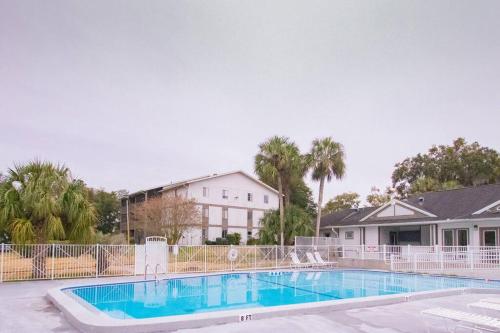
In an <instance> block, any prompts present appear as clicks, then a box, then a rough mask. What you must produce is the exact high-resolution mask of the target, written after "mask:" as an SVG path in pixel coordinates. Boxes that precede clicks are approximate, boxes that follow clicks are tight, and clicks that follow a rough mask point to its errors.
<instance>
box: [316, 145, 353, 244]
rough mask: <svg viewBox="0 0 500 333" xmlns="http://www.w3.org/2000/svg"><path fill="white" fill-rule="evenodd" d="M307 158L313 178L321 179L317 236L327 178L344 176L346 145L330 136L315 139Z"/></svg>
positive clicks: (328, 179) (317, 234)
mask: <svg viewBox="0 0 500 333" xmlns="http://www.w3.org/2000/svg"><path fill="white" fill-rule="evenodd" d="M307 160H308V163H309V166H310V168H311V169H312V179H313V180H316V181H318V180H319V195H318V215H317V217H316V237H319V227H320V221H321V205H322V204H323V190H324V188H325V179H326V180H327V181H328V182H330V181H331V180H332V178H333V177H335V178H336V179H341V178H342V177H343V176H344V172H345V162H344V147H343V146H342V145H341V144H340V143H338V142H335V141H333V139H332V138H330V137H328V138H323V139H315V140H314V141H313V143H312V148H311V152H310V154H309V155H308V157H307Z"/></svg>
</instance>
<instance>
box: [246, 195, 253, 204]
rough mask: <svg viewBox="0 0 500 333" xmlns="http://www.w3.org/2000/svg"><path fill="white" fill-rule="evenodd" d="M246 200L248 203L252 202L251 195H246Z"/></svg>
mask: <svg viewBox="0 0 500 333" xmlns="http://www.w3.org/2000/svg"><path fill="white" fill-rule="evenodd" d="M247 200H248V202H252V200H253V194H252V193H248V194H247Z"/></svg>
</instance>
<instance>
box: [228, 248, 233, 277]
mask: <svg viewBox="0 0 500 333" xmlns="http://www.w3.org/2000/svg"><path fill="white" fill-rule="evenodd" d="M232 248H233V246H232V245H229V251H231V249H232ZM229 263H230V266H231V272H232V271H233V261H232V260H229Z"/></svg>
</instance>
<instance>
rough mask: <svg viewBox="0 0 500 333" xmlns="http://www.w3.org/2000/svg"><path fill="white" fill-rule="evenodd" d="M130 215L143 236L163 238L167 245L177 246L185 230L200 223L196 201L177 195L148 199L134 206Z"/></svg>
mask: <svg viewBox="0 0 500 333" xmlns="http://www.w3.org/2000/svg"><path fill="white" fill-rule="evenodd" d="M131 215H132V216H133V219H134V220H135V224H136V229H138V230H142V231H143V232H144V235H145V236H154V235H156V236H158V235H159V236H164V237H166V238H167V242H168V244H177V243H178V242H179V240H180V239H181V237H182V235H183V234H184V232H185V231H186V230H188V229H190V228H192V227H196V226H197V225H199V224H200V222H201V219H200V212H199V209H198V207H197V204H196V201H195V200H194V199H186V198H184V197H182V196H179V195H169V194H166V195H161V196H156V197H152V198H149V199H148V200H147V201H144V202H142V203H139V204H136V205H134V207H133V210H132V212H131Z"/></svg>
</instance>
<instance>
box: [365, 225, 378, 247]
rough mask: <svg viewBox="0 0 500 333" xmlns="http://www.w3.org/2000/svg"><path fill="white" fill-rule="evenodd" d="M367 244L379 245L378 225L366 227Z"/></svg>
mask: <svg viewBox="0 0 500 333" xmlns="http://www.w3.org/2000/svg"><path fill="white" fill-rule="evenodd" d="M365 244H366V245H378V227H365Z"/></svg>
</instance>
